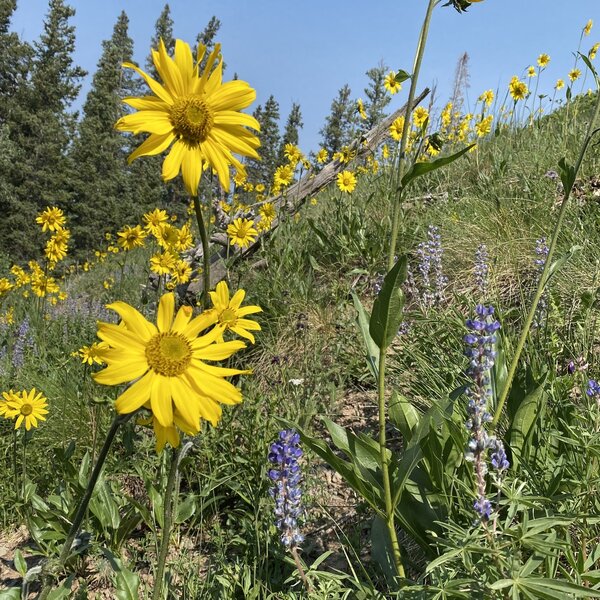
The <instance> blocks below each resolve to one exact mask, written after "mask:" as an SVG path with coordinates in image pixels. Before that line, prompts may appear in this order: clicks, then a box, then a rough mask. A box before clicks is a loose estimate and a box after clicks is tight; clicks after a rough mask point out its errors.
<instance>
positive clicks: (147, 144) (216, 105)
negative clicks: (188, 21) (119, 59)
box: [115, 40, 260, 196]
mask: <svg viewBox="0 0 600 600" xmlns="http://www.w3.org/2000/svg"><path fill="white" fill-rule="evenodd" d="M220 52H221V47H220V44H217V45H216V46H215V49H214V50H213V51H212V52H211V53H210V55H209V56H208V58H207V60H206V67H205V68H204V71H203V72H202V73H200V71H199V66H198V65H199V63H200V61H201V60H202V59H203V58H204V55H205V53H206V47H205V46H203V45H200V47H199V49H198V61H197V62H194V58H193V56H192V50H191V48H190V46H189V45H188V44H186V43H185V42H183V41H181V40H177V41H176V42H175V53H174V56H173V58H171V57H170V56H169V55H168V54H167V50H166V48H165V45H164V43H163V41H162V40H161V41H160V44H159V47H158V50H152V60H153V62H154V66H155V67H156V71H157V72H158V74H159V75H160V77H161V79H162V81H163V83H162V84H161V83H159V82H158V81H156V80H154V79H153V78H152V77H150V76H149V75H148V74H147V73H144V71H142V70H141V69H139V68H138V67H136V66H135V65H134V64H132V63H124V65H123V66H125V67H127V68H129V69H133V70H134V71H136V73H138V74H139V75H141V76H142V77H143V78H144V81H145V82H146V83H147V84H148V87H149V88H150V90H151V91H152V92H153V94H154V95H153V96H143V97H141V98H125V100H124V102H126V103H127V104H129V105H130V106H132V107H133V108H135V109H136V110H138V112H136V113H133V114H130V115H126V116H125V117H122V118H121V119H119V120H118V121H117V123H116V125H115V127H116V128H117V129H118V130H119V131H130V132H132V133H134V134H137V133H142V132H146V133H149V134H150V136H149V137H148V139H146V140H145V141H144V142H143V143H142V144H141V145H140V146H139V147H138V148H137V150H135V151H134V152H133V153H132V154H131V155H130V157H129V161H130V162H131V161H132V160H134V159H135V158H138V157H139V156H144V155H147V156H150V155H155V154H160V153H161V152H164V151H165V150H166V149H167V148H168V147H169V146H171V144H173V146H172V148H171V151H170V152H169V155H168V156H167V157H166V158H165V161H164V162H163V168H162V176H163V179H164V180H165V181H168V180H169V179H173V178H174V177H176V176H177V175H178V174H179V171H181V172H182V174H183V181H184V183H185V186H186V189H187V191H188V192H189V193H190V194H191V195H192V196H196V195H197V194H198V184H199V182H200V175H201V173H202V171H203V169H205V168H208V167H210V168H212V169H214V170H215V171H216V173H217V175H218V177H219V181H220V183H221V186H222V187H223V188H224V189H225V190H226V191H229V187H230V176H229V166H230V165H233V166H234V167H235V168H236V170H238V171H241V172H244V167H243V166H242V164H241V163H240V161H239V160H238V159H237V158H235V157H234V156H233V154H232V153H234V152H235V153H236V154H240V155H242V156H251V157H253V158H258V153H257V152H256V148H258V146H259V145H260V142H259V141H258V138H257V137H256V136H255V135H254V134H253V133H251V132H250V131H249V130H248V129H247V128H248V127H251V128H252V129H255V130H257V131H258V130H259V129H260V126H259V124H258V121H257V120H256V119H255V118H254V117H252V116H250V115H247V114H244V113H241V112H239V111H240V110H241V109H243V108H246V107H247V106H249V105H250V104H252V102H254V99H255V98H256V92H255V90H254V89H252V88H251V87H250V86H249V85H248V83H246V82H245V81H240V80H235V81H229V82H227V83H223V82H222V74H223V60H222V58H221V55H220ZM215 64H216V66H215Z"/></svg>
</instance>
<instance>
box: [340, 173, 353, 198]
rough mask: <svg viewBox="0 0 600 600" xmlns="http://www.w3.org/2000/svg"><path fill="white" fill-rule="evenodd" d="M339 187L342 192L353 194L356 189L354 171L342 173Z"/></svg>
mask: <svg viewBox="0 0 600 600" xmlns="http://www.w3.org/2000/svg"><path fill="white" fill-rule="evenodd" d="M337 186H338V188H339V189H340V191H342V192H344V193H346V194H351V193H352V192H353V191H354V188H355V187H356V175H354V173H353V172H352V171H342V172H341V173H338V176H337Z"/></svg>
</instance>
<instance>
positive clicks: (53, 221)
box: [35, 206, 71, 270]
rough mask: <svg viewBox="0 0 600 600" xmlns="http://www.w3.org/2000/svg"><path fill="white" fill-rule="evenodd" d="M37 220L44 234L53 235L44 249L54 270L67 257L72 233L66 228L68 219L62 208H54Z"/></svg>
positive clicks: (47, 210) (47, 209) (43, 213)
mask: <svg viewBox="0 0 600 600" xmlns="http://www.w3.org/2000/svg"><path fill="white" fill-rule="evenodd" d="M35 220H36V223H38V224H39V225H41V226H42V232H46V231H49V232H51V233H52V234H53V235H52V237H50V239H49V240H48V241H47V242H46V247H45V249H44V254H45V255H46V259H47V260H48V265H49V268H50V270H53V269H54V268H55V266H56V263H58V262H60V261H61V260H63V259H64V258H65V257H66V255H67V250H68V241H69V238H70V237H71V233H70V232H69V230H68V229H65V227H64V225H65V222H66V217H65V216H64V213H63V211H62V210H61V209H60V208H57V207H56V206H52V207H48V208H46V210H44V211H43V212H42V213H40V214H39V215H38V216H37V217H36V219H35Z"/></svg>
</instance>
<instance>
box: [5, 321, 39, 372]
mask: <svg viewBox="0 0 600 600" xmlns="http://www.w3.org/2000/svg"><path fill="white" fill-rule="evenodd" d="M34 346H35V342H34V339H33V335H32V333H31V327H30V326H29V319H28V318H27V317H25V318H24V319H23V320H22V321H21V323H20V325H19V327H18V328H17V331H16V335H15V343H14V344H13V349H12V360H11V362H12V366H13V369H16V370H18V369H20V368H21V367H22V366H23V365H24V364H25V352H26V351H27V350H28V349H31V348H33V347H34Z"/></svg>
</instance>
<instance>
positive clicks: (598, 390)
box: [585, 379, 600, 407]
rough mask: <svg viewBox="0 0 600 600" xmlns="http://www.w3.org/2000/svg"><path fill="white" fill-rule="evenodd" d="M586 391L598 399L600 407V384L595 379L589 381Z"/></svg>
mask: <svg viewBox="0 0 600 600" xmlns="http://www.w3.org/2000/svg"><path fill="white" fill-rule="evenodd" d="M585 393H586V394H587V395H588V396H589V397H590V398H592V399H594V400H595V401H596V404H597V406H598V407H600V384H599V383H598V382H597V381H596V380H595V379H590V380H589V381H588V386H587V390H586V391H585Z"/></svg>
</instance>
